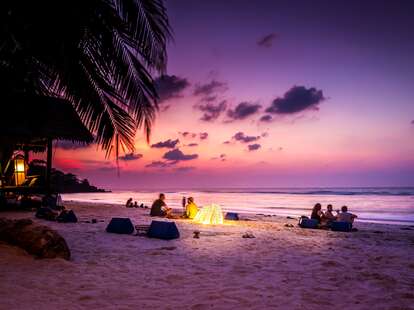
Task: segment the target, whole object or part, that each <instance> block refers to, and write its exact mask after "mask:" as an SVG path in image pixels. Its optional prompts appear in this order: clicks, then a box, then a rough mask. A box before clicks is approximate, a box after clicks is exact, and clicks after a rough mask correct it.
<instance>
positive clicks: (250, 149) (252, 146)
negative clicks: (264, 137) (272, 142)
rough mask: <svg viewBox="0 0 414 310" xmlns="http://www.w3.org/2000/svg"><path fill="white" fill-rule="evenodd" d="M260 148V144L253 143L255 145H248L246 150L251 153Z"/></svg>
mask: <svg viewBox="0 0 414 310" xmlns="http://www.w3.org/2000/svg"><path fill="white" fill-rule="evenodd" d="M261 147H262V146H261V145H260V144H258V143H255V144H249V145H248V146H247V148H248V149H249V151H250V152H251V151H256V150H258V149H260V148H261Z"/></svg>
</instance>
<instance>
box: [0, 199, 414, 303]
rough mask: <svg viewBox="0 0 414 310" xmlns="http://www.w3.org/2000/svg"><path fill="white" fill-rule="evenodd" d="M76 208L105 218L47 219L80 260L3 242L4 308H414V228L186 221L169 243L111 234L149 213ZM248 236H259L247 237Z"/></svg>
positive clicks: (0, 288) (0, 284) (0, 285)
mask: <svg viewBox="0 0 414 310" xmlns="http://www.w3.org/2000/svg"><path fill="white" fill-rule="evenodd" d="M71 208H73V209H74V210H75V212H76V213H77V215H78V217H79V218H80V220H81V221H84V220H90V219H92V218H97V219H98V220H105V222H100V223H97V224H88V223H82V222H81V223H77V224H59V223H53V222H45V221H39V222H42V223H43V224H47V225H49V226H51V227H52V228H54V229H56V230H57V231H59V232H60V233H61V234H62V235H63V236H64V237H65V239H66V240H67V242H68V244H69V247H70V249H71V251H72V260H71V261H64V260H61V259H55V260H40V259H34V258H33V257H32V256H29V255H27V254H26V253H25V252H24V251H23V250H20V249H18V248H15V247H11V246H8V245H5V244H1V243H0V309H261V310H262V309H414V230H401V228H402V227H403V226H393V225H380V224H363V223H358V224H357V227H358V228H359V232H354V233H338V232H329V231H322V230H304V229H300V228H297V227H295V228H287V227H284V224H285V223H292V224H295V225H296V222H297V221H296V220H287V219H284V218H276V217H271V218H268V217H262V218H261V220H260V221H257V217H256V218H255V219H254V220H253V221H240V222H237V223H235V222H229V223H226V224H225V225H221V226H205V225H204V226H203V225H197V224H193V223H191V222H189V221H184V220H177V221H176V223H177V225H178V227H179V229H180V232H181V238H180V239H178V240H173V241H163V240H156V239H149V238H146V237H137V236H132V235H131V236H129V235H116V234H109V233H106V232H105V227H106V225H107V224H108V222H109V220H110V218H111V217H113V216H121V217H130V218H131V219H132V220H133V222H134V224H149V223H150V221H151V219H150V217H149V216H148V215H146V214H147V213H148V210H142V209H126V208H123V207H121V206H102V205H101V206H96V205H95V206H94V205H89V206H85V205H84V206H76V205H73V206H71ZM0 216H6V217H8V218H27V217H31V218H34V217H33V214H31V213H20V212H7V213H5V212H3V213H0ZM194 230H201V237H200V239H194V238H193V234H192V232H193V231H194ZM246 231H251V232H252V233H253V234H254V235H255V236H256V238H254V239H243V238H241V236H242V234H243V233H245V232H246Z"/></svg>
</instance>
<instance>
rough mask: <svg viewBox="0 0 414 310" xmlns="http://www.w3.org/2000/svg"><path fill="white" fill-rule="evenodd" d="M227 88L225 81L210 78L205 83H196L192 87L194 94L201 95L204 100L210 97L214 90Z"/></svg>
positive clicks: (220, 90) (218, 90) (219, 90)
mask: <svg viewBox="0 0 414 310" xmlns="http://www.w3.org/2000/svg"><path fill="white" fill-rule="evenodd" d="M226 90H227V83H225V82H219V81H216V80H212V81H211V82H210V83H207V84H197V85H196V86H195V89H194V95H196V96H200V95H201V96H203V98H204V100H206V99H209V98H211V97H212V94H213V93H215V92H223V91H226Z"/></svg>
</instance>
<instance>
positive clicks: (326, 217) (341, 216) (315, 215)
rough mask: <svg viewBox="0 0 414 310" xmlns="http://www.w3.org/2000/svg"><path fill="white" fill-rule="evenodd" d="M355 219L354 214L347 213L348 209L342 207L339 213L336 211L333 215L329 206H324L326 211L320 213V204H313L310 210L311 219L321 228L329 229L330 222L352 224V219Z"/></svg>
mask: <svg viewBox="0 0 414 310" xmlns="http://www.w3.org/2000/svg"><path fill="white" fill-rule="evenodd" d="M355 218H357V216H356V215H355V214H352V213H351V212H348V207H347V206H343V207H342V208H341V211H339V210H336V215H335V214H334V211H333V207H332V205H331V204H329V205H327V206H326V211H325V212H323V211H322V205H321V204H320V203H317V204H315V206H314V207H313V209H312V214H311V219H314V220H317V221H318V222H319V224H320V225H321V226H327V227H329V226H330V225H331V223H332V222H334V221H337V222H347V223H351V224H352V223H353V222H354V219H355Z"/></svg>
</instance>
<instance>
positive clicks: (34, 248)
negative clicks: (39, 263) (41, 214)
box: [0, 218, 70, 260]
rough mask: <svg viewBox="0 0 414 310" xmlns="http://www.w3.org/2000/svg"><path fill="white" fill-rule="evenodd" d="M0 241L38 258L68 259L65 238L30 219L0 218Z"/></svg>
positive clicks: (68, 251) (68, 253)
mask: <svg viewBox="0 0 414 310" xmlns="http://www.w3.org/2000/svg"><path fill="white" fill-rule="evenodd" d="M0 241H4V242H6V243H8V244H10V245H15V246H18V247H20V248H22V249H24V250H26V251H27V252H28V253H29V254H32V255H34V256H36V257H38V258H64V259H67V260H68V259H70V250H69V247H68V245H67V243H66V241H65V239H63V237H62V236H61V235H59V233H58V232H56V231H55V230H53V229H51V228H49V227H47V226H44V225H38V224H35V223H33V221H32V220H30V219H22V220H9V219H5V218H0Z"/></svg>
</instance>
